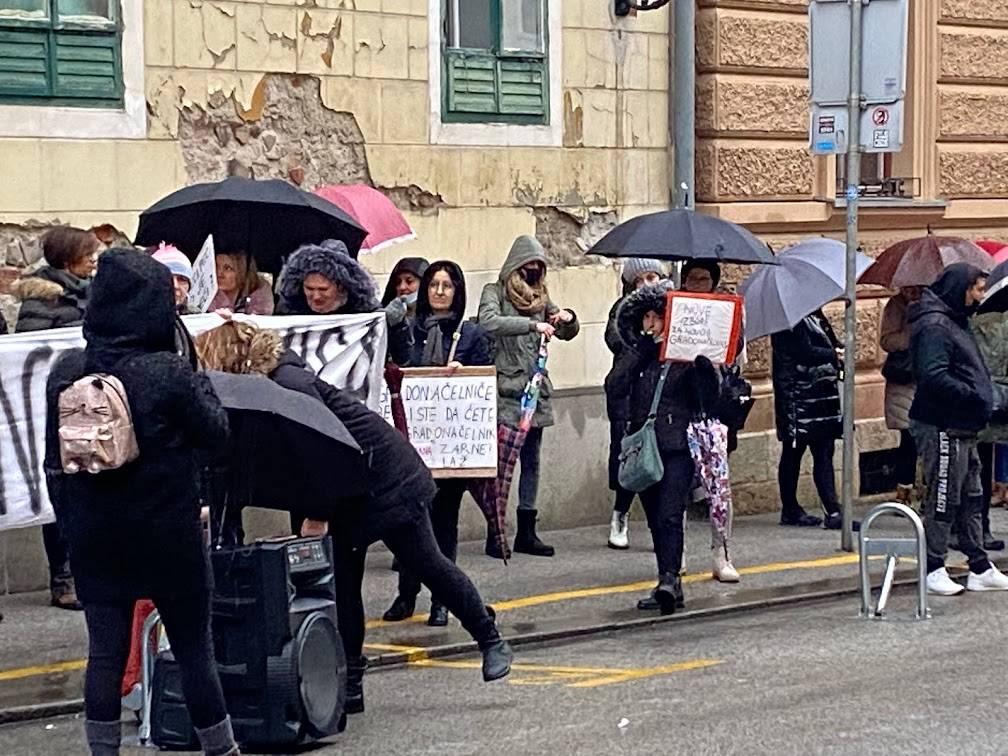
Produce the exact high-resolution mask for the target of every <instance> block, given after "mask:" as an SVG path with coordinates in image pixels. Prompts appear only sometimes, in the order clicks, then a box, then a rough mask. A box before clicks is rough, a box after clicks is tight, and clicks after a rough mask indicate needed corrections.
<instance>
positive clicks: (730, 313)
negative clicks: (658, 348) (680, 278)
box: [662, 291, 742, 365]
mask: <svg viewBox="0 0 1008 756" xmlns="http://www.w3.org/2000/svg"><path fill="white" fill-rule="evenodd" d="M668 298H669V301H668V305H667V306H666V308H665V334H666V337H665V344H664V346H663V349H662V359H663V360H675V361H677V362H692V361H693V360H694V359H696V358H697V357H698V356H700V355H703V356H704V357H707V358H708V359H709V360H710V361H711V362H713V363H714V364H715V365H724V364H728V365H730V364H731V363H733V362H734V361H735V353H736V351H737V349H738V341H739V332H740V328H741V327H742V299H741V297H736V296H734V295H730V294H689V293H686V292H680V291H674V292H669V295H668Z"/></svg>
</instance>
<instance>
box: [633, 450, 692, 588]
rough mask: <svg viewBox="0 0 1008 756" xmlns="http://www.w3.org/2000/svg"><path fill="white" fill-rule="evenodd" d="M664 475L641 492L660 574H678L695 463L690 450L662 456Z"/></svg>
mask: <svg viewBox="0 0 1008 756" xmlns="http://www.w3.org/2000/svg"><path fill="white" fill-rule="evenodd" d="M662 462H663V463H664V465H665V474H664V476H663V477H662V479H661V481H659V482H658V483H656V484H655V485H653V486H651V488H648V489H646V490H644V491H641V493H640V499H641V504H643V505H644V513H645V514H646V515H647V522H648V527H649V528H650V529H651V538H652V539H653V540H654V550H655V559H656V560H657V562H658V574H659V575H665V574H672V575H678V574H679V568H680V566H681V565H682V555H683V513H684V512H685V511H686V503H687V502H688V501H689V496H690V493H691V492H692V491H693V481H694V478H695V476H696V464H695V463H694V462H693V457H691V456H690V453H689V452H687V451H673V452H667V453H665V454H662Z"/></svg>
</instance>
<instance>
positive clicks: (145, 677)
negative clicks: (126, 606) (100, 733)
mask: <svg viewBox="0 0 1008 756" xmlns="http://www.w3.org/2000/svg"><path fill="white" fill-rule="evenodd" d="M160 630H161V615H160V614H158V612H157V610H155V611H153V612H151V613H150V615H149V616H148V617H147V619H146V620H145V621H144V624H143V630H142V632H141V634H140V637H141V639H142V644H143V645H142V646H141V647H140V689H141V692H142V693H143V708H142V709H141V710H140V731H139V734H140V742H141V743H143V744H144V745H146V744H147V743H148V742H149V741H150V736H151V721H150V718H151V698H152V695H153V690H152V689H151V685H152V683H153V682H154V657H155V656H156V652H155V653H151V647H152V641H153V648H154V649H157V647H158V640H159V639H158V633H159V631H160ZM151 636H154V637H153V638H151Z"/></svg>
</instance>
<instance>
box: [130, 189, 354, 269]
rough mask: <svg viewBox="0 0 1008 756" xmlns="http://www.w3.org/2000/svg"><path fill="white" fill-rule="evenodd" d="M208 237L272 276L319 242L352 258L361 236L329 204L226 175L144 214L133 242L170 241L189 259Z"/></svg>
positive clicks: (171, 196) (221, 248) (301, 193)
mask: <svg viewBox="0 0 1008 756" xmlns="http://www.w3.org/2000/svg"><path fill="white" fill-rule="evenodd" d="M211 234H212V235H213V238H214V245H215V247H216V249H217V251H219V252H232V251H239V250H241V251H244V252H245V253H246V254H249V255H251V256H252V258H253V259H254V260H255V261H256V265H258V267H259V269H260V270H263V271H266V272H267V273H274V274H275V273H278V272H279V271H280V268H281V267H282V266H283V260H284V258H285V257H286V256H287V255H289V254H290V253H291V252H293V251H294V250H295V249H297V248H298V247H299V246H301V245H302V244H317V243H319V242H321V241H323V240H325V239H339V240H340V241H342V242H343V243H344V244H346V246H347V249H348V250H349V251H350V254H351V255H353V256H355V257H356V255H357V252H358V250H359V249H360V245H361V242H363V241H364V237H365V236H367V231H366V230H364V229H363V228H361V226H360V224H359V223H357V221H356V220H354V219H353V218H352V217H350V216H349V215H348V214H347V213H346V212H344V211H343V210H341V209H340V208H339V207H337V206H336V205H334V204H333V203H332V202H329V201H328V200H326V199H323V198H322V197H319V196H317V195H315V194H312V193H310V192H306V191H303V190H301V189H298V188H297V187H296V186H294V185H292V184H288V183H287V182H286V181H280V180H279V179H266V180H261V181H259V180H255V179H246V178H240V177H237V176H232V177H231V178H227V179H224V180H223V181H218V182H215V183H209V184H194V185H193V186H187V187H185V188H183V189H179V190H178V191H176V192H172V193H171V194H169V195H168V196H167V197H164V198H163V199H161V200H159V201H158V202H156V203H155V204H153V205H152V206H151V207H149V208H147V209H146V210H144V212H143V213H142V214H141V215H140V226H139V228H138V230H137V236H136V243H137V244H139V245H145V246H153V245H155V244H159V243H160V242H162V241H167V242H171V243H172V244H174V245H175V246H176V247H178V248H179V249H181V250H182V251H183V252H185V253H186V255H188V256H189V257H190V259H195V258H196V255H197V254H199V251H200V248H201V247H202V246H203V242H204V241H206V238H207V236H210V235H211Z"/></svg>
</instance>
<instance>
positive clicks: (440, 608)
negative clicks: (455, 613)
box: [427, 600, 448, 627]
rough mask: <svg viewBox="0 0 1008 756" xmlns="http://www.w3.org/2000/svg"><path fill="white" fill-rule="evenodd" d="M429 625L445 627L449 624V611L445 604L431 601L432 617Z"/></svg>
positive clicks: (428, 619)
mask: <svg viewBox="0 0 1008 756" xmlns="http://www.w3.org/2000/svg"><path fill="white" fill-rule="evenodd" d="M427 624H428V625H430V626H431V627H444V626H445V625H447V624H448V609H447V607H445V605H444V604H441V603H439V602H437V601H434V600H431V607H430V616H429V617H428V618H427Z"/></svg>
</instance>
